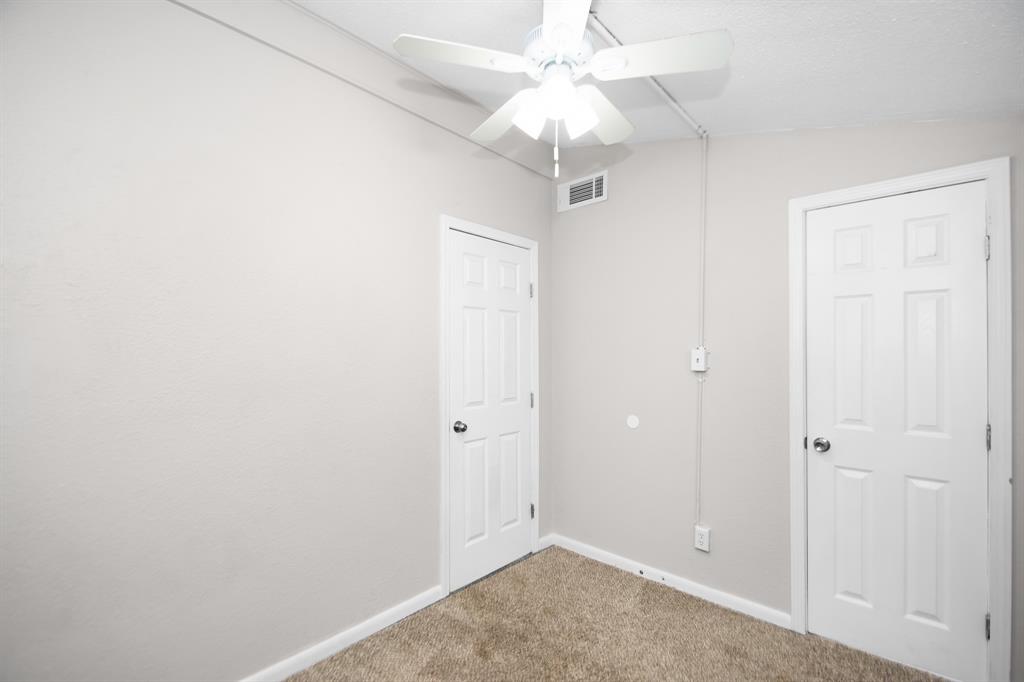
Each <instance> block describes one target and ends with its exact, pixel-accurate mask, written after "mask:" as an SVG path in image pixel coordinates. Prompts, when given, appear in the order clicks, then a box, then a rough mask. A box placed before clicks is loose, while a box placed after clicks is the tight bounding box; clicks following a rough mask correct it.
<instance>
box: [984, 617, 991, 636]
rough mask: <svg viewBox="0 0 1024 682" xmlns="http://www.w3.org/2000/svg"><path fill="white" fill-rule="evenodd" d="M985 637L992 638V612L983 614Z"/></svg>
mask: <svg viewBox="0 0 1024 682" xmlns="http://www.w3.org/2000/svg"><path fill="white" fill-rule="evenodd" d="M985 639H986V640H990V639H992V614H991V613H986V614H985Z"/></svg>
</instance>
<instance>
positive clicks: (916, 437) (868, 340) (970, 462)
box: [807, 182, 988, 680]
mask: <svg viewBox="0 0 1024 682" xmlns="http://www.w3.org/2000/svg"><path fill="white" fill-rule="evenodd" d="M985 215H986V206H985V186H984V183H983V182H975V183H968V184H963V185H956V186H952V187H944V188H939V189H933V190H928V191H923V192H914V193H910V194H903V195H899V196H893V197H887V198H883V199H877V200H873V201H865V202H859V203H853V204H848V205H845V206H837V207H833V208H827V209H821V210H817V211H811V212H809V213H808V214H807V382H808V385H807V428H808V437H809V441H810V442H809V443H808V455H807V459H808V462H807V490H808V494H807V518H808V565H807V569H808V585H807V589H808V612H807V617H808V629H809V630H810V631H812V632H815V633H818V634H821V635H823V636H826V637H829V638H832V639H836V640H838V641H841V642H844V643H846V644H849V645H851V646H853V647H856V648H859V649H864V650H867V651H870V652H872V653H875V654H878V655H880V656H883V657H886V658H890V659H894V660H898V661H901V662H904V663H907V664H909V665H912V666H915V667H919V668H923V669H926V670H929V671H932V672H935V673H938V674H940V675H944V676H948V677H951V678H955V679H961V680H981V679H985V677H986V672H987V670H986V638H985V615H986V612H987V610H988V604H987V568H988V566H987V555H988V547H987V497H986V495H987V451H986V444H985V429H986V423H987V405H986V395H987V379H986V369H987V364H986V358H987V352H986V349H987V337H986V328H987V324H986V261H985V245H984V244H985V243H984V239H985V225H986V218H985ZM816 438H821V439H824V440H827V441H828V445H829V448H828V449H827V450H826V451H824V452H818V451H816V450H815V447H814V440H815V439H816ZM824 446H825V443H821V445H820V447H821V448H824Z"/></svg>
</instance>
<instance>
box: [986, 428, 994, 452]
mask: <svg viewBox="0 0 1024 682" xmlns="http://www.w3.org/2000/svg"><path fill="white" fill-rule="evenodd" d="M985 449H986V450H988V451H989V452H991V451H992V425H991V424H986V425H985Z"/></svg>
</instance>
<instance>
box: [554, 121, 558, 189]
mask: <svg viewBox="0 0 1024 682" xmlns="http://www.w3.org/2000/svg"><path fill="white" fill-rule="evenodd" d="M555 177H556V178H557V177H558V121H555Z"/></svg>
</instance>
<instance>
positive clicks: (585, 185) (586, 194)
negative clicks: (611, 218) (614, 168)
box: [557, 171, 608, 211]
mask: <svg viewBox="0 0 1024 682" xmlns="http://www.w3.org/2000/svg"><path fill="white" fill-rule="evenodd" d="M607 184H608V171H602V172H600V173H597V174H595V175H588V176H587V177H585V178H579V179H577V180H571V181H569V182H563V183H562V184H560V185H559V186H558V207H557V208H558V210H559V211H568V210H569V209H571V208H580V207H581V206H586V205H588V204H593V203H596V202H598V201H604V200H605V199H607V198H608V197H607V196H606V195H605V190H606V188H607Z"/></svg>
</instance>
